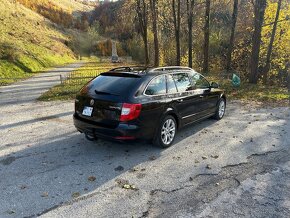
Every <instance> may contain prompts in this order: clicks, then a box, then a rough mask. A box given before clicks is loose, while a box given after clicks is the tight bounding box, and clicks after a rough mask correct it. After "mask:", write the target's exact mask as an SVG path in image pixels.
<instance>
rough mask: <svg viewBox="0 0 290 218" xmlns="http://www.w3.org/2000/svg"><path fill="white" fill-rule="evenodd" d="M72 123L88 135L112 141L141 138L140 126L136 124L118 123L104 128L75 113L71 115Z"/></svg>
mask: <svg viewBox="0 0 290 218" xmlns="http://www.w3.org/2000/svg"><path fill="white" fill-rule="evenodd" d="M73 120H74V125H75V127H76V129H77V130H78V131H79V132H81V133H85V134H87V135H89V136H95V137H98V138H103V139H107V140H113V141H128V140H129V141H130V140H135V139H142V131H141V128H140V127H139V126H137V125H132V124H127V123H120V124H119V125H118V126H117V127H116V128H114V129H111V128H106V127H102V126H98V125H97V124H93V123H92V122H90V121H86V120H84V119H82V118H80V117H78V116H77V115H76V114H74V116H73Z"/></svg>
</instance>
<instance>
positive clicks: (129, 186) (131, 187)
mask: <svg viewBox="0 0 290 218" xmlns="http://www.w3.org/2000/svg"><path fill="white" fill-rule="evenodd" d="M123 188H124V189H131V190H135V191H137V190H138V189H137V188H136V186H135V185H130V184H125V185H123Z"/></svg>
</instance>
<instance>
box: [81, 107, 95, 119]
mask: <svg viewBox="0 0 290 218" xmlns="http://www.w3.org/2000/svg"><path fill="white" fill-rule="evenodd" d="M92 113H93V108H92V107H87V106H85V107H84V110H83V115H84V116H88V117H91V116H92Z"/></svg>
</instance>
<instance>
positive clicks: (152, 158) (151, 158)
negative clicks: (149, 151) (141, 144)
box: [149, 155, 157, 160]
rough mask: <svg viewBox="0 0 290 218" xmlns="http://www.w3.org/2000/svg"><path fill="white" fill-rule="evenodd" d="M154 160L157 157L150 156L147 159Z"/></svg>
mask: <svg viewBox="0 0 290 218" xmlns="http://www.w3.org/2000/svg"><path fill="white" fill-rule="evenodd" d="M156 159H157V157H156V156H154V155H152V156H150V157H149V160H156Z"/></svg>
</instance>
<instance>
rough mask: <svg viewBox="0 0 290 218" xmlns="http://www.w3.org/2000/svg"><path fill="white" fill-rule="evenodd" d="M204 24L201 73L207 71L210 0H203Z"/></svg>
mask: <svg viewBox="0 0 290 218" xmlns="http://www.w3.org/2000/svg"><path fill="white" fill-rule="evenodd" d="M205 4H206V6H205V16H204V17H205V24H204V45H203V73H204V74H207V73H208V71H209V67H208V59H209V16H210V0H206V2H205Z"/></svg>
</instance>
